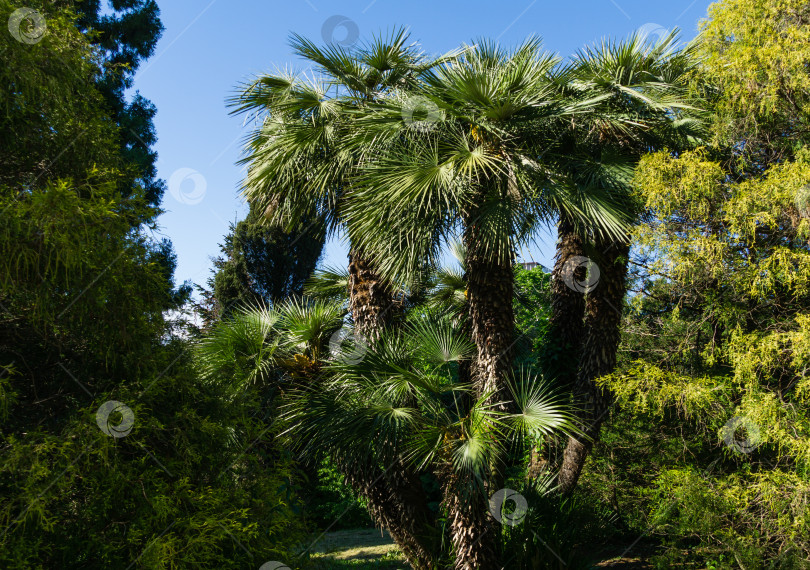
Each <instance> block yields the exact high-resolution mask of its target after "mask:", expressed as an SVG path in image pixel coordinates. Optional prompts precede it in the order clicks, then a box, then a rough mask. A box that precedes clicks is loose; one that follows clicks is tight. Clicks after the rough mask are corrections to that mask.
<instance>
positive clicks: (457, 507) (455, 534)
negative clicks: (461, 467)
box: [437, 464, 501, 570]
mask: <svg viewBox="0 0 810 570" xmlns="http://www.w3.org/2000/svg"><path fill="white" fill-rule="evenodd" d="M437 476H438V478H439V481H440V483H441V484H442V490H443V494H444V499H443V503H442V507H443V509H444V511H445V512H446V513H447V525H448V528H449V530H450V539H451V541H452V543H453V551H454V552H453V554H454V565H453V568H454V570H500V568H501V564H500V562H499V556H498V549H497V540H496V539H497V535H498V530H497V528H495V526H494V525H495V521H494V519H493V518H492V517H491V516H490V514H489V502H488V501H487V497H486V493H485V491H484V489H483V488H482V487H483V485H482V484H481V483H480V482H478V483H476V482H473V481H469V480H466V478H463V477H461V476H460V475H459V474H458V473H456V472H454V470H453V469H452V467H450V465H449V464H448V465H447V466H445V467H444V468H442V469H440V471H439V472H438V473H437Z"/></svg>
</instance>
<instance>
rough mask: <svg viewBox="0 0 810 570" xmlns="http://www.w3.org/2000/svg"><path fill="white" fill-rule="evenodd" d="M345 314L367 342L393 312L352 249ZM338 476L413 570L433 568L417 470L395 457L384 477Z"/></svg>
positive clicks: (375, 277) (383, 289)
mask: <svg viewBox="0 0 810 570" xmlns="http://www.w3.org/2000/svg"><path fill="white" fill-rule="evenodd" d="M349 309H350V311H351V314H352V319H353V320H354V326H355V332H356V333H357V334H359V335H361V336H363V337H365V338H367V339H369V340H374V339H377V338H379V336H380V334H381V332H382V330H383V328H384V327H385V326H386V325H388V324H390V323H391V321H392V320H393V319H394V318H395V316H396V311H397V306H396V303H395V301H394V298H393V295H392V293H391V289H390V287H389V286H388V285H387V284H386V283H385V282H384V281H383V279H382V278H381V277H380V275H379V274H378V273H377V272H376V271H375V270H374V268H373V265H372V263H371V262H370V261H369V260H368V259H367V258H366V257H364V256H363V255H362V254H361V253H359V252H358V251H356V250H354V251H352V252H351V253H350V254H349ZM343 474H344V476H345V477H346V479H347V480H348V482H349V483H350V485H351V486H352V488H354V490H355V491H356V492H357V493H358V494H360V495H361V496H363V497H364V498H365V499H366V500H367V501H368V506H369V511H370V514H371V516H372V519H373V520H374V522H375V523H376V524H377V525H378V526H380V527H382V528H385V529H387V530H388V532H389V533H390V534H391V538H393V539H394V542H396V544H397V546H399V548H400V549H401V550H402V552H403V553H404V554H405V556H406V557H407V559H408V561H409V562H410V563H411V566H413V568H414V570H431V569H432V568H434V567H435V565H436V558H435V556H436V552H437V550H438V549H437V546H436V540H435V536H434V535H435V534H436V530H435V524H434V521H433V518H434V517H433V514H432V513H431V511H430V509H429V508H428V505H427V501H426V498H425V493H424V492H423V490H422V483H421V481H420V479H419V474H418V473H417V472H416V470H415V469H413V467H412V466H411V465H409V464H408V463H406V462H405V461H403V460H402V458H401V457H398V458H397V459H396V460H395V463H394V465H393V466H391V467H390V468H389V469H387V470H386V471H384V472H383V471H381V470H379V469H372V468H370V467H369V466H364V467H362V468H361V467H358V466H356V465H353V466H351V467H349V466H345V467H344V469H343Z"/></svg>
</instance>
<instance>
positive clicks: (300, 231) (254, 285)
mask: <svg viewBox="0 0 810 570" xmlns="http://www.w3.org/2000/svg"><path fill="white" fill-rule="evenodd" d="M323 230H324V228H323V224H321V223H319V222H317V221H315V222H308V223H302V224H301V225H300V226H299V227H298V228H296V229H295V230H294V231H291V232H287V231H285V230H283V229H281V228H278V227H269V226H268V225H267V224H265V223H263V221H262V220H261V218H260V216H259V215H258V214H257V212H256V210H254V209H253V208H251V210H250V212H249V213H248V215H247V217H246V218H245V219H244V220H242V221H240V222H238V223H237V224H236V225H235V226H234V225H231V232H230V233H229V234H228V235H226V236H225V243H223V244H222V245H221V246H220V249H221V251H222V254H223V255H222V256H220V257H218V258H217V259H216V260H215V261H214V268H215V273H214V275H213V277H211V278H210V279H209V280H208V287H209V289H207V290H206V289H203V290H202V293H203V296H204V299H205V302H204V303H203V306H202V309H203V313H204V315H205V318H206V320H208V321H209V323H210V322H213V320H215V319H216V318H227V316H228V315H230V314H231V312H232V311H233V310H234V309H236V308H239V307H246V306H254V305H256V304H257V303H265V304H268V305H272V304H274V303H278V302H280V301H283V300H284V299H287V298H289V297H294V296H298V295H301V294H302V293H303V289H304V283H305V281H306V280H307V278H308V277H309V276H310V275H311V274H312V272H313V271H314V270H315V266H316V265H317V263H318V260H319V259H320V257H321V251H322V249H323V244H324V231H323Z"/></svg>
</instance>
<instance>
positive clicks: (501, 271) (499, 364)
mask: <svg viewBox="0 0 810 570" xmlns="http://www.w3.org/2000/svg"><path fill="white" fill-rule="evenodd" d="M465 222H466V223H465V226H466V227H465V230H464V245H465V247H466V248H467V257H466V259H465V265H466V270H467V275H466V280H467V296H468V305H469V311H470V329H471V337H472V341H473V342H474V343H475V346H476V349H477V350H476V358H475V361H474V364H473V375H472V376H473V384H474V386H475V388H476V394H477V395H478V396H479V397H480V396H481V395H483V394H485V393H491V394H492V397H491V401H493V402H505V401H507V398H506V396H507V393H506V379H507V378H508V376H509V375H510V374H511V372H512V345H513V344H514V326H515V315H514V309H513V307H512V299H513V297H514V280H515V274H514V271H513V269H512V260H511V259H509V258H508V256H506V255H501V258H498V257H496V256H493V255H492V254H490V253H489V252H484V251H482V249H483V248H482V245H481V244H482V243H484V241H485V238H486V236H483V235H480V234H481V228H480V226H479V224H477V216H475V215H471V216H469V217H468V219H467V220H465Z"/></svg>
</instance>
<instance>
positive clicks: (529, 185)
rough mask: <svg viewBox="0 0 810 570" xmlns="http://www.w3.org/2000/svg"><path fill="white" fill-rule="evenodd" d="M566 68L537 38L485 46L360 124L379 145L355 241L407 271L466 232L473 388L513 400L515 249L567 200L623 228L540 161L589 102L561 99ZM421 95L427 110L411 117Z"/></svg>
mask: <svg viewBox="0 0 810 570" xmlns="http://www.w3.org/2000/svg"><path fill="white" fill-rule="evenodd" d="M557 64H558V59H557V58H555V57H553V56H551V55H549V54H547V53H544V52H542V50H541V48H540V44H539V42H538V41H537V40H534V39H530V40H529V41H527V42H525V43H524V44H523V45H521V46H520V47H518V48H517V49H515V50H514V51H512V52H507V51H504V50H502V49H500V48H499V47H497V46H496V45H493V44H491V43H487V42H484V43H482V44H481V45H479V46H476V47H473V48H467V49H466V50H465V52H464V54H463V56H460V57H459V58H457V59H455V60H453V61H452V62H450V63H447V64H444V65H441V66H438V67H435V68H433V69H431V70H430V71H429V72H427V73H426V74H425V75H424V78H423V81H424V84H423V85H422V86H420V88H419V90H418V91H412V92H410V93H401V92H396V91H394V92H392V93H391V95H390V96H389V97H387V98H386V99H385V100H384V101H382V102H380V103H377V104H374V105H369V106H368V107H366V108H365V109H363V113H362V115H361V116H360V118H358V120H357V121H356V123H355V124H356V125H357V126H358V127H359V130H358V132H357V133H356V134H354V135H353V141H354V143H355V144H356V145H357V146H363V145H366V144H368V141H369V140H372V141H374V142H375V144H376V145H377V149H378V151H377V155H376V156H373V157H369V160H368V161H367V162H366V163H364V165H363V167H362V168H361V171H360V172H359V175H358V178H357V181H356V183H355V185H354V186H353V188H352V189H351V196H352V199H351V202H350V203H349V205H348V206H347V209H346V216H347V219H348V220H349V222H350V223H349V232H350V235H351V237H352V240H353V243H356V244H359V245H360V246H361V247H362V248H363V249H364V250H366V251H373V252H374V255H375V258H376V259H378V260H379V261H380V265H379V268H380V270H381V272H382V273H383V274H384V275H386V276H397V277H400V278H405V279H407V278H408V276H410V275H412V274H414V273H415V271H416V268H418V267H419V265H420V264H421V263H424V262H425V260H429V261H430V262H432V263H435V260H436V258H437V256H438V254H439V252H440V251H441V248H442V246H443V244H445V243H447V241H448V240H450V239H452V238H453V237H454V236H455V235H456V233H460V234H461V239H462V242H463V245H464V247H465V249H466V259H465V267H466V275H465V278H466V285H467V308H468V312H469V318H470V326H471V334H472V339H473V341H474V343H475V345H476V349H477V352H476V358H475V359H474V367H475V370H474V374H473V376H474V379H475V385H476V394H477V396H478V397H480V396H481V395H482V394H485V393H488V394H490V395H492V398H493V401H497V402H508V401H509V399H508V396H507V394H506V392H505V389H506V384H505V379H506V378H507V377H508V375H509V374H510V373H511V369H512V356H511V351H512V346H513V342H514V339H513V327H514V315H513V314H512V297H513V288H514V284H513V280H514V274H513V269H512V264H513V260H514V251H515V248H516V246H517V245H518V244H519V243H520V241H521V240H524V239H526V238H527V237H528V236H530V235H531V234H532V231H533V230H534V229H535V228H536V227H537V224H538V223H540V222H541V221H544V220H548V219H549V218H550V217H551V215H552V212H554V211H557V210H558V209H559V208H561V207H563V208H566V211H568V212H570V213H571V215H572V216H576V217H579V218H582V219H597V220H599V221H600V222H601V223H602V225H603V226H604V227H606V228H613V229H614V230H616V231H618V229H619V227H620V221H619V220H618V219H617V218H616V216H615V215H614V212H613V211H612V210H611V208H610V204H609V203H608V202H607V201H605V200H602V197H600V196H598V195H597V193H579V194H577V193H576V192H575V190H576V189H575V188H574V187H572V185H570V184H569V183H568V181H567V180H566V179H565V178H564V177H561V176H558V175H557V173H556V172H555V171H553V170H550V169H549V168H547V165H546V164H545V163H544V162H543V161H542V156H543V154H544V151H546V150H547V149H548V148H550V147H551V145H552V143H553V141H554V138H555V136H556V134H557V133H558V132H559V128H560V124H561V123H562V122H563V120H564V119H566V118H569V119H570V118H571V117H573V116H575V115H577V114H580V113H583V112H584V111H585V110H587V108H588V107H589V105H590V102H588V101H586V100H584V99H582V98H580V99H578V98H576V97H573V96H572V97H569V98H568V99H567V100H566V99H563V98H562V97H560V90H559V89H558V86H557V84H556V82H555V80H554V77H553V74H552V72H553V70H554V68H555V66H556V65H557ZM415 99H416V100H418V105H419V106H420V107H422V108H426V109H427V113H426V114H427V117H425V118H422V119H420V120H418V121H407V120H405V121H403V117H406V118H407V117H409V115H408V111H409V109H411V108H413V107H414V106H415V104H414V100H415ZM502 411H505V410H502Z"/></svg>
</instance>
